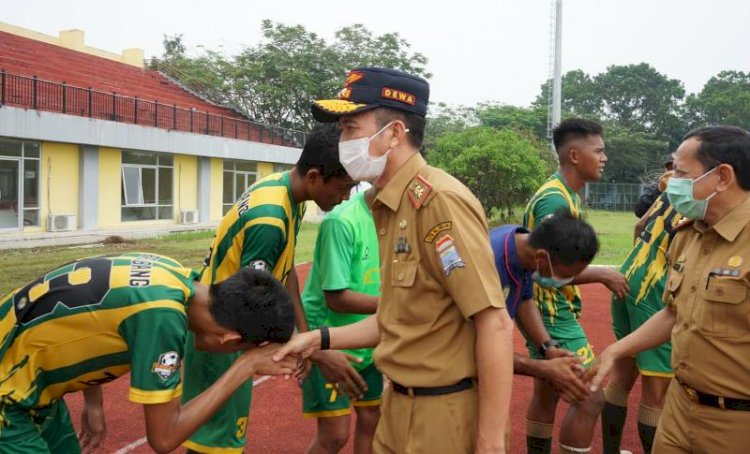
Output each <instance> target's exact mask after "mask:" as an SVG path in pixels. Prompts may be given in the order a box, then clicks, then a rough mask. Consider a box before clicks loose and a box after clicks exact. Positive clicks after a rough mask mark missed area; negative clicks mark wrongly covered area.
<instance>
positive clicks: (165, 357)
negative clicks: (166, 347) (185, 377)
mask: <svg viewBox="0 0 750 454" xmlns="http://www.w3.org/2000/svg"><path fill="white" fill-rule="evenodd" d="M179 368H180V354H179V353H177V352H166V353H162V354H161V355H159V360H158V361H157V362H155V363H154V365H153V366H152V367H151V372H153V373H155V374H156V375H158V376H159V377H161V379H162V380H164V381H166V380H167V379H169V377H171V376H172V374H174V373H175V372H176V371H177V370H178V369H179Z"/></svg>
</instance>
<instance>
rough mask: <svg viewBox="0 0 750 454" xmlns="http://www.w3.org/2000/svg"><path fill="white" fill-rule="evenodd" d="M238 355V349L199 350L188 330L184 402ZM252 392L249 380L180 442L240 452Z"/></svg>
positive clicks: (200, 448) (194, 447) (202, 449)
mask: <svg viewBox="0 0 750 454" xmlns="http://www.w3.org/2000/svg"><path fill="white" fill-rule="evenodd" d="M240 355H241V353H240V352H236V353H208V352H202V351H198V350H196V349H195V340H194V337H193V334H192V333H190V332H189V333H188V335H187V345H186V346H185V362H184V366H183V370H184V373H183V385H182V403H183V405H184V404H185V403H187V402H188V401H190V400H192V399H194V398H195V397H196V396H198V395H199V394H200V393H202V392H203V391H205V390H206V389H208V387H209V386H211V385H213V384H214V382H216V380H218V379H219V377H221V376H222V375H223V374H224V373H225V372H226V371H227V369H229V366H231V365H232V363H234V361H235V360H236V359H237V358H238V357H239V356H240ZM252 393H253V381H252V380H248V381H247V382H246V383H245V384H243V385H242V386H240V387H239V388H237V391H235V392H234V394H232V396H231V397H229V399H228V400H227V401H226V402H225V403H224V405H222V407H221V408H220V409H219V411H218V412H216V414H214V416H213V417H212V418H211V419H209V420H208V421H206V423H205V424H203V425H202V426H201V427H200V428H198V430H197V431H196V432H195V433H194V434H193V435H192V436H191V437H190V438H188V439H187V441H185V442H184V443H183V444H182V445H183V446H184V447H186V448H188V449H191V450H193V451H197V452H204V453H214V452H221V453H241V452H242V451H243V450H244V449H245V444H246V443H247V442H246V437H245V431H246V429H247V418H248V414H249V413H250V400H251V398H252Z"/></svg>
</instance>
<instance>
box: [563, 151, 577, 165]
mask: <svg viewBox="0 0 750 454" xmlns="http://www.w3.org/2000/svg"><path fill="white" fill-rule="evenodd" d="M566 153H567V155H568V156H567V160H568V162H569V163H571V164H578V148H576V147H570V148H569V149H568V151H567V152H566Z"/></svg>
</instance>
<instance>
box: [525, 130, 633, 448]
mask: <svg viewBox="0 0 750 454" xmlns="http://www.w3.org/2000/svg"><path fill="white" fill-rule="evenodd" d="M602 134H603V130H602V127H601V126H600V125H599V124H597V123H594V122H591V121H588V120H582V119H568V120H565V121H563V122H561V123H560V124H559V125H558V126H557V127H556V128H555V130H554V137H553V140H554V143H555V149H556V151H557V155H558V157H559V160H560V169H559V170H558V171H557V172H555V173H554V174H553V175H552V176H551V177H550V178H549V179H548V180H547V181H546V182H545V183H544V184H543V185H542V186H541V187H540V188H539V189H538V190H537V192H536V193H535V194H534V196H533V197H532V198H531V200H530V201H529V203H528V205H527V206H526V210H525V212H524V227H526V228H527V229H529V230H533V229H534V228H535V227H536V226H537V225H538V224H539V223H540V222H541V221H542V220H543V219H544V218H546V217H547V216H551V215H552V214H554V213H555V212H557V211H558V210H560V209H566V210H568V211H570V212H571V213H572V214H573V215H574V216H581V200H580V197H579V196H578V194H577V193H576V192H577V191H580V190H581V189H583V187H584V185H585V184H586V182H587V181H595V180H598V179H599V178H600V177H601V175H602V171H603V170H604V166H605V163H606V162H607V156H606V154H605V153H604V140H603V139H602ZM556 268H557V267H556ZM556 268H553V267H552V263H551V262H549V263H548V264H547V266H545V265H544V264H543V263H542V264H541V265H540V266H539V270H537V273H535V284H534V301H535V302H536V304H537V306H538V308H539V310H540V312H541V314H542V319H543V321H544V324H545V327H546V328H547V331H548V332H549V335H550V336H551V337H552V339H553V340H554V341H556V344H557V345H558V346H559V347H562V348H564V349H566V350H569V351H572V352H574V353H576V354H577V355H578V356H579V357H580V358H581V361H582V364H583V366H584V367H588V366H589V365H590V364H591V362H592V361H593V360H594V352H593V348H592V347H591V344H590V343H589V341H588V338H587V337H586V334H585V333H584V332H583V329H582V328H581V325H580V324H579V323H578V317H579V316H580V314H581V298H580V293H579V291H578V288H577V287H576V286H575V285H572V284H585V283H590V282H601V283H604V284H605V285H606V286H607V287H608V288H609V289H610V290H612V291H613V292H614V293H616V294H617V295H618V296H620V297H622V296H624V295H625V294H626V293H627V289H628V287H627V286H628V284H627V281H626V280H625V278H624V276H622V274H620V273H619V272H617V271H616V270H613V269H609V268H604V267H588V268H586V269H585V270H584V271H583V272H581V273H580V274H578V275H576V276H575V277H574V278H569V279H559V278H556V277H555V276H556V275H559V274H560V272H561V271H563V270H560V269H556ZM556 271H557V272H558V274H556ZM568 275H569V274H568ZM526 345H527V348H528V350H529V355H530V356H531V357H533V358H543V356H542V355H541V353H540V352H539V351H538V350H537V347H536V346H535V345H534V344H533V343H532V342H530V341H529V340H528V339H527V342H526ZM558 401H559V395H558V394H557V392H555V390H554V388H552V386H551V385H550V384H549V383H547V382H545V381H543V380H540V379H535V380H534V395H533V397H532V399H531V402H530V404H529V408H528V411H527V414H526V418H527V421H526V442H527V447H528V452H529V453H533V454H537V453H549V452H550V451H551V447H552V428H553V425H554V421H555V411H556V409H557V403H558ZM603 405H604V398H603V396H602V393H601V392H599V393H595V394H592V395H591V396H590V397H589V398H588V399H586V400H584V401H583V402H580V403H575V404H573V405H571V406H570V408H569V410H568V412H567V414H566V415H565V419H564V420H563V423H562V426H561V430H560V452H561V453H573V452H575V453H582V452H589V451H590V449H591V440H592V438H593V435H594V427H595V425H596V421H597V419H598V418H599V413H600V412H601V408H602V406H603Z"/></svg>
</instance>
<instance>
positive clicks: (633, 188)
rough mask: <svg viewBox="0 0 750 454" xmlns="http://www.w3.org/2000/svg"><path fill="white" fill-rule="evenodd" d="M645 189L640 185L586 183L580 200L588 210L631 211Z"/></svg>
mask: <svg viewBox="0 0 750 454" xmlns="http://www.w3.org/2000/svg"><path fill="white" fill-rule="evenodd" d="M645 187H646V185H644V184H640V183H586V186H585V187H584V189H583V194H582V198H583V201H584V203H585V204H586V206H587V207H588V209H590V210H609V211H633V210H634V209H635V205H636V203H638V198H639V197H640V196H641V194H643V190H644V188H645Z"/></svg>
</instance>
